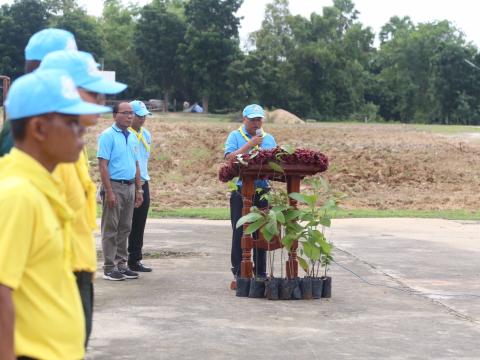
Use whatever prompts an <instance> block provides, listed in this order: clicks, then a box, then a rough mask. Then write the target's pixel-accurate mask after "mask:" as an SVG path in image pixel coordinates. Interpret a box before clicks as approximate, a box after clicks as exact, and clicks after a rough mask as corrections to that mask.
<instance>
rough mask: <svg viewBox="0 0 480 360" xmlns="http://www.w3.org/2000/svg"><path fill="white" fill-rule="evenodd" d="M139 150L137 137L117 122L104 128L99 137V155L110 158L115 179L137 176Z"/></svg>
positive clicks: (111, 174) (109, 165) (110, 169)
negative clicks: (119, 126)
mask: <svg viewBox="0 0 480 360" xmlns="http://www.w3.org/2000/svg"><path fill="white" fill-rule="evenodd" d="M138 151H139V143H138V139H137V137H136V136H135V135H133V134H132V133H131V132H130V131H128V130H125V131H123V130H121V129H120V128H118V127H117V126H116V125H115V124H113V125H112V126H111V127H109V128H108V129H106V130H104V131H103V132H102V133H101V134H100V137H99V138H98V150H97V157H98V158H101V159H105V160H108V172H109V174H110V178H111V179H114V180H132V179H134V178H135V172H136V162H137V161H138Z"/></svg>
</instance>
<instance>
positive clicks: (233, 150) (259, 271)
mask: <svg viewBox="0 0 480 360" xmlns="http://www.w3.org/2000/svg"><path fill="white" fill-rule="evenodd" d="M242 116H243V125H242V126H240V127H239V128H238V129H237V130H235V131H232V132H231V133H230V134H229V135H228V138H227V141H226V142H225V152H224V154H225V159H226V160H230V159H232V158H235V157H236V156H237V155H239V154H245V153H249V152H251V151H252V150H259V149H271V148H274V147H276V146H277V143H276V142H275V139H274V138H273V136H272V135H270V134H267V133H266V132H265V131H264V130H263V127H262V125H263V119H264V118H265V112H264V111H263V108H262V107H261V106H259V105H257V104H251V105H248V106H246V107H245V109H243V113H242ZM254 186H255V190H256V189H259V188H260V189H261V191H255V195H254V198H253V205H254V206H257V207H258V208H263V207H267V206H268V202H267V201H266V200H263V199H260V197H261V196H262V195H263V194H264V193H266V192H267V191H269V188H270V184H269V183H268V181H267V180H259V179H257V180H255V184H254ZM242 208H243V200H242V181H241V180H239V181H238V182H237V190H236V191H233V192H232V194H231V196H230V220H231V222H232V231H233V234H232V251H231V261H232V273H233V276H234V277H235V280H234V281H232V283H231V285H230V288H231V289H232V290H235V289H236V288H237V282H236V279H237V277H238V276H240V264H241V262H242V247H241V239H242V235H243V227H240V228H238V229H237V228H236V225H237V222H238V220H239V219H240V218H241V217H242ZM253 259H254V263H255V269H254V272H255V276H257V277H266V253H265V250H259V249H254V250H253Z"/></svg>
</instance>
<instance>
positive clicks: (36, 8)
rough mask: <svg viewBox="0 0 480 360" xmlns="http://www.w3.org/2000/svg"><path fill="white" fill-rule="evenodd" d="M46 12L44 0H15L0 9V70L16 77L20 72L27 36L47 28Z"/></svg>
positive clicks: (23, 61)
mask: <svg viewBox="0 0 480 360" xmlns="http://www.w3.org/2000/svg"><path fill="white" fill-rule="evenodd" d="M49 19H50V14H49V12H48V10H47V6H46V4H45V3H43V2H40V1H36V0H16V1H15V2H14V3H13V4H12V5H2V7H1V8H0V73H1V74H4V75H8V76H10V77H12V78H17V77H19V76H20V75H22V74H23V73H24V64H25V53H24V49H25V46H26V45H27V43H28V39H29V38H30V36H32V35H33V34H34V33H36V32H37V31H39V30H41V29H43V28H45V27H47V25H48V21H49Z"/></svg>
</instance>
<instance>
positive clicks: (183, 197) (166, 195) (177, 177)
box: [86, 110, 480, 210]
mask: <svg viewBox="0 0 480 360" xmlns="http://www.w3.org/2000/svg"><path fill="white" fill-rule="evenodd" d="M277 111H282V110H277ZM186 119H187V120H185V121H178V120H170V119H165V118H160V117H156V116H155V117H153V116H152V117H151V118H149V119H148V120H147V124H146V127H147V128H148V129H149V130H150V132H151V133H152V137H153V142H154V145H153V147H152V155H151V157H150V171H149V172H150V176H151V177H152V181H151V184H150V193H151V197H152V208H153V209H157V210H158V209H165V208H178V207H196V208H199V207H227V206H228V204H229V200H228V199H229V197H228V195H229V194H228V188H227V186H226V185H225V184H223V183H221V182H220V181H219V180H218V169H219V167H220V166H221V164H222V162H223V145H224V142H225V139H226V138H227V136H228V134H229V132H230V131H232V130H235V129H237V128H238V124H233V123H227V122H207V121H203V120H199V121H198V122H197V121H196V122H195V123H192V122H191V121H189V118H186ZM110 125H111V120H107V119H102V121H100V123H99V124H98V125H97V126H95V127H94V128H92V130H93V131H90V132H88V133H87V136H86V137H87V148H88V152H89V158H90V160H91V161H92V168H91V170H92V175H93V177H94V179H95V180H96V181H97V183H99V182H100V178H99V175H98V166H97V159H96V156H95V155H96V142H97V141H96V140H97V136H98V134H100V132H101V131H102V130H104V129H105V128H107V127H108V126H110ZM268 132H269V133H271V134H272V135H273V136H275V139H276V141H277V143H278V144H280V145H285V144H288V145H292V146H294V147H301V148H307V149H312V150H318V151H321V152H322V153H324V154H326V155H327V156H328V157H329V160H330V167H329V169H328V170H327V171H326V172H325V173H324V175H325V177H326V178H327V179H328V180H329V181H330V183H331V185H332V187H333V188H335V189H336V190H339V191H342V192H344V193H345V194H347V195H348V198H347V199H346V200H345V201H344V203H343V206H344V207H345V208H364V209H418V210H441V209H465V210H477V209H478V204H480V192H479V191H478V189H479V188H480V176H479V175H478V174H480V162H479V161H478V159H479V156H480V143H478V142H477V141H473V140H470V141H467V140H466V138H457V137H453V136H443V135H439V134H432V133H428V132H424V131H419V130H418V129H416V128H415V126H413V125H392V124H389V125H380V124H339V123H306V124H305V125H303V126H301V127H300V126H298V125H291V124H278V123H277V124H276V123H273V124H272V123H270V124H269V125H268ZM279 186H282V187H284V184H279Z"/></svg>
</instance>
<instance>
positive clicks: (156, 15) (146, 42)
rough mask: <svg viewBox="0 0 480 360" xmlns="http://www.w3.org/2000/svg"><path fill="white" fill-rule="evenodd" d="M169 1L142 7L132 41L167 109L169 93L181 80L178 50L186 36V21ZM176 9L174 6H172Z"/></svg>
mask: <svg viewBox="0 0 480 360" xmlns="http://www.w3.org/2000/svg"><path fill="white" fill-rule="evenodd" d="M167 5H168V3H166V2H165V1H162V0H153V1H152V2H151V3H150V4H149V5H146V6H144V7H143V8H142V10H141V12H140V18H139V21H138V23H137V26H136V31H135V36H134V43H135V50H136V53H137V55H138V56H139V59H140V63H141V64H142V67H143V69H144V71H145V74H146V76H147V77H148V78H149V81H150V82H152V83H153V86H152V87H151V91H152V92H156V93H158V92H160V91H161V92H163V110H164V111H168V101H169V94H170V93H172V92H173V91H174V90H175V88H176V86H177V85H178V84H179V83H180V78H181V76H180V67H179V66H178V61H177V57H176V53H177V50H178V48H179V46H180V44H181V43H182V42H183V39H184V36H185V28H186V26H185V23H184V21H183V20H182V18H181V17H180V16H179V15H177V14H176V13H175V12H170V11H169V10H168V7H167ZM173 9H175V7H173Z"/></svg>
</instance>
